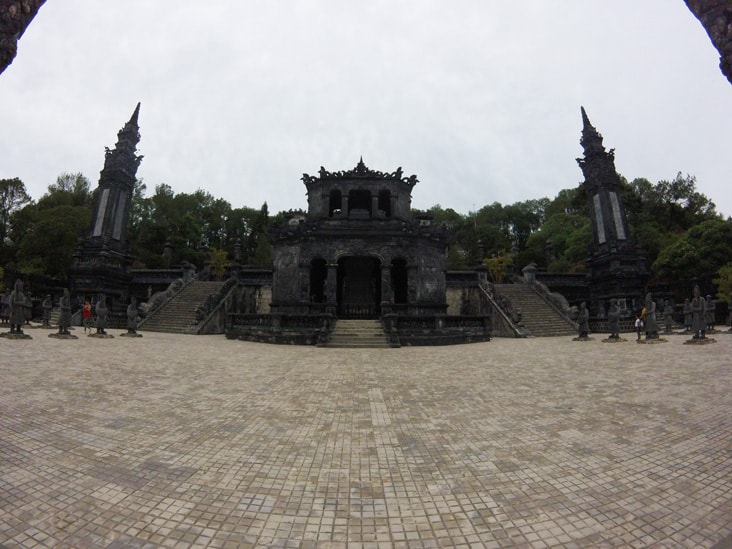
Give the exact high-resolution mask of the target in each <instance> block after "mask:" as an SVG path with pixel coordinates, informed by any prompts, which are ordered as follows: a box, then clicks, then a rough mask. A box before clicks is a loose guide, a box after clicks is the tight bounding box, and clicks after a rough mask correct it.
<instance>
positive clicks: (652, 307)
mask: <svg viewBox="0 0 732 549" xmlns="http://www.w3.org/2000/svg"><path fill="white" fill-rule="evenodd" d="M646 339H658V321H657V320H656V302H655V301H653V296H652V295H651V292H648V293H647V294H646Z"/></svg>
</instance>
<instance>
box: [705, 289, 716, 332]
mask: <svg viewBox="0 0 732 549" xmlns="http://www.w3.org/2000/svg"><path fill="white" fill-rule="evenodd" d="M705 305H706V311H705V313H704V314H705V319H704V320H705V321H706V323H707V331H708V332H710V331H711V332H713V331H714V313H715V309H716V307H717V306H716V304H715V303H714V300H713V299H712V296H710V295H708V296H707V301H706V303H705Z"/></svg>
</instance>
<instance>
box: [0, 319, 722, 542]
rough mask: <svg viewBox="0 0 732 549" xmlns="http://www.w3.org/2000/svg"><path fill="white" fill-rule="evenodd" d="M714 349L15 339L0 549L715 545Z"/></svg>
mask: <svg viewBox="0 0 732 549" xmlns="http://www.w3.org/2000/svg"><path fill="white" fill-rule="evenodd" d="M716 339H717V342H716V343H715V344H713V345H705V346H685V345H683V341H682V340H681V338H678V340H677V339H676V338H671V339H670V340H669V342H668V343H666V344H665V345H655V346H647V345H634V344H632V342H630V343H627V344H619V345H613V346H612V352H608V346H607V345H603V344H602V342H601V341H600V340H599V339H598V340H597V341H594V342H592V341H591V342H583V343H581V344H580V343H576V342H572V340H571V338H537V339H525V340H513V339H494V340H493V341H491V342H489V343H478V344H472V345H463V346H455V347H432V348H425V347H419V348H417V347H415V348H407V347H405V348H401V349H328V348H324V349H321V348H310V347H294V346H271V345H266V344H256V343H249V342H242V341H228V340H226V339H225V338H224V337H223V336H183V335H171V334H162V333H145V337H144V338H140V339H130V338H114V339H107V340H96V339H94V338H88V337H80V338H79V339H78V340H55V339H52V338H45V337H43V338H41V337H38V338H33V339H32V340H27V341H25V340H23V341H15V340H5V339H2V340H0V546H1V547H2V548H3V549H4V548H15V547H23V548H25V547H106V548H116V547H150V548H152V547H208V548H219V547H221V548H223V547H262V546H271V547H499V548H503V547H530V548H535V547H565V548H570V547H707V548H712V547H715V545H716V548H715V549H719V547H722V546H724V543H726V541H725V540H729V539H732V451H731V450H732V446H730V441H731V440H732V414H730V411H731V410H732V373H731V369H732V364H731V363H732V361H730V351H731V350H732V335H726V334H721V335H719V336H718V337H716ZM720 544H721V545H720Z"/></svg>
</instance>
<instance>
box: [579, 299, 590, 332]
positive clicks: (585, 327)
mask: <svg viewBox="0 0 732 549" xmlns="http://www.w3.org/2000/svg"><path fill="white" fill-rule="evenodd" d="M577 332H578V334H579V337H581V338H586V337H587V334H588V333H589V332H590V311H588V310H587V304H586V303H585V302H584V301H583V302H582V304H581V305H580V309H579V314H578V315H577Z"/></svg>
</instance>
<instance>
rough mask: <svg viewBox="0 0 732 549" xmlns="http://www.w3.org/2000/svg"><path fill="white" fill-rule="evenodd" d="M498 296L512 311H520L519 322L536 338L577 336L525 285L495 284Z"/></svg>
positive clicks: (562, 319)
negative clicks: (512, 308)
mask: <svg viewBox="0 0 732 549" xmlns="http://www.w3.org/2000/svg"><path fill="white" fill-rule="evenodd" d="M494 289H495V291H496V293H497V294H498V295H502V296H504V297H506V298H507V299H508V300H509V301H510V302H511V305H513V307H514V309H516V308H520V309H521V322H522V324H523V325H524V326H525V327H526V328H527V329H528V330H529V331H530V332H531V335H533V336H536V337H553V336H568V335H577V332H576V330H574V329H573V328H572V326H571V325H570V324H569V323H568V322H567V320H566V319H565V318H564V317H563V316H562V315H561V314H560V313H558V312H557V311H556V309H554V307H552V306H551V305H549V304H548V303H547V302H546V301H544V299H542V298H541V297H540V296H539V295H538V294H537V293H536V292H535V291H534V290H532V289H531V288H530V287H528V286H527V285H526V284H495V285H494Z"/></svg>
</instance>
